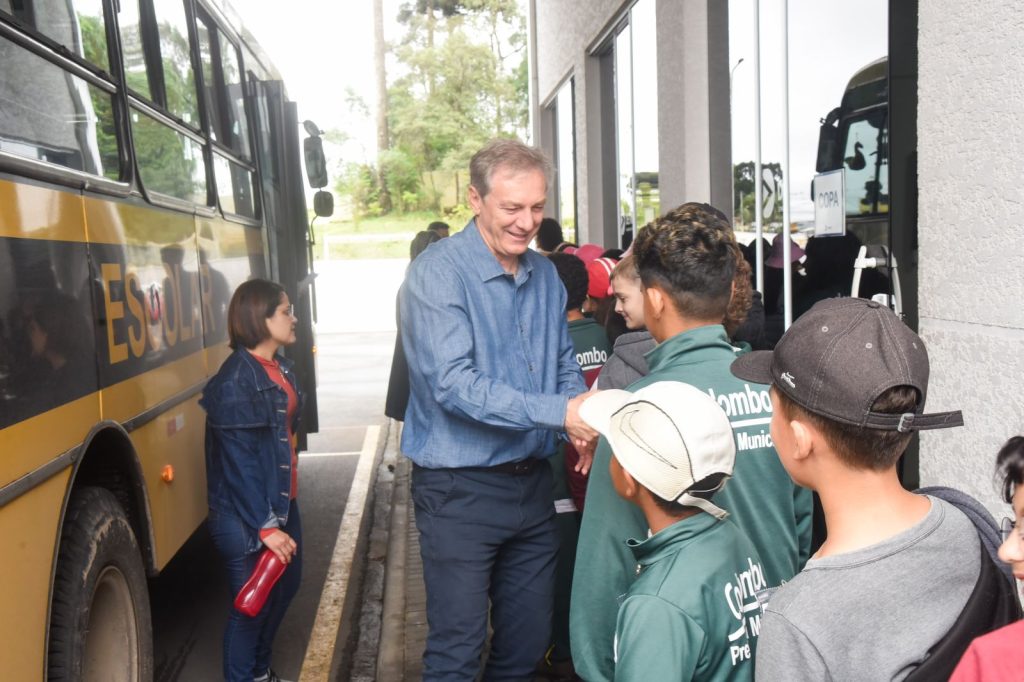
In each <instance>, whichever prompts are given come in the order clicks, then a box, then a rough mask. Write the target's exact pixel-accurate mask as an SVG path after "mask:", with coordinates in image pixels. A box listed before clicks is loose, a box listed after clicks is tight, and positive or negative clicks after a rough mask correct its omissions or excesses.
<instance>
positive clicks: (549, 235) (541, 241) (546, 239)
mask: <svg viewBox="0 0 1024 682" xmlns="http://www.w3.org/2000/svg"><path fill="white" fill-rule="evenodd" d="M563 241H565V237H564V236H563V234H562V226H561V225H559V224H558V221H557V220H555V219H554V218H544V219H543V220H541V221H540V228H539V229H538V230H537V248H539V249H540V250H541V251H547V252H548V253H550V252H552V251H554V250H555V249H556V248H558V245H559V244H561V243H562V242H563Z"/></svg>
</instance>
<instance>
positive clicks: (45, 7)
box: [0, 0, 110, 72]
mask: <svg viewBox="0 0 1024 682" xmlns="http://www.w3.org/2000/svg"><path fill="white" fill-rule="evenodd" d="M0 12H5V13H6V14H9V15H11V16H12V17H14V19H15V20H17V21H18V22H19V23H21V24H24V25H25V26H28V27H30V28H32V29H35V30H36V31H38V32H39V33H42V34H43V35H45V36H46V37H47V38H50V39H52V40H54V41H56V42H58V43H60V44H61V45H63V46H64V47H65V48H67V50H68V52H70V53H71V54H74V55H77V56H79V57H82V58H83V59H86V60H87V61H90V62H92V63H93V64H95V65H96V66H98V67H100V68H101V69H103V70H104V71H107V72H109V71H110V61H109V57H108V54H107V34H106V29H105V26H106V24H105V22H104V21H103V5H102V2H101V0H74V1H73V2H37V1H34V0H20V1H18V0H14V1H13V2H12V1H11V0H0Z"/></svg>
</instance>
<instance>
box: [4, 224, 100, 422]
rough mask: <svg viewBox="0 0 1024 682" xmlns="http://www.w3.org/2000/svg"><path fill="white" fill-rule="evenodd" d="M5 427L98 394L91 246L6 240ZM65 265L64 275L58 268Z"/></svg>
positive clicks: (62, 269) (62, 268) (62, 267)
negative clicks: (89, 271) (89, 274)
mask: <svg viewBox="0 0 1024 682" xmlns="http://www.w3.org/2000/svg"><path fill="white" fill-rule="evenodd" d="M0 263H2V264H3V266H4V267H2V268H0V428H3V427H6V426H8V425H10V424H12V423H14V422H17V421H20V420H22V419H26V418H28V417H31V416H34V415H36V414H40V413H42V412H45V411H47V410H50V409H52V408H54V407H57V406H59V405H62V404H64V403H66V402H69V401H71V400H74V399H76V398H79V397H81V396H83V395H87V394H89V393H91V392H93V391H95V390H96V387H97V381H96V360H95V345H94V336H93V333H92V327H93V325H92V320H91V306H90V298H89V290H88V286H89V279H88V277H87V276H83V277H80V278H72V279H78V281H75V282H70V281H67V280H68V278H67V277H58V274H65V275H66V274H67V273H68V272H78V273H85V272H87V269H86V265H85V263H86V251H85V246H84V245H83V244H71V243H63V242H49V241H41V240H31V239H0ZM58 266H59V267H60V270H61V273H58V272H57V271H56V270H57V268H58Z"/></svg>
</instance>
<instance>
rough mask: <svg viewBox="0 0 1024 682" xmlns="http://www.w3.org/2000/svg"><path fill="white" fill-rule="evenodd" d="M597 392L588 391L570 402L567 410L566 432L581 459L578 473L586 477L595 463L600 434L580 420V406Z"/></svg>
mask: <svg viewBox="0 0 1024 682" xmlns="http://www.w3.org/2000/svg"><path fill="white" fill-rule="evenodd" d="M595 393H597V391H587V392H586V393H581V394H579V395H578V396H576V397H575V398H572V399H570V400H569V404H568V405H567V406H566V408H565V432H566V433H567V434H568V435H569V440H570V441H571V442H572V445H573V447H574V448H576V452H578V453H579V455H580V459H579V461H578V462H576V467H575V468H576V471H578V472H579V473H581V474H583V475H584V476H586V475H587V473H589V472H590V465H591V463H592V462H593V461H594V449H595V448H596V447H597V437H598V435H599V434H598V433H597V431H595V430H594V429H592V428H591V427H590V426H589V425H588V424H587V423H586V422H584V421H583V420H582V419H580V405H582V404H583V401H584V400H586V399H587V398H589V397H590V396H592V395H594V394H595Z"/></svg>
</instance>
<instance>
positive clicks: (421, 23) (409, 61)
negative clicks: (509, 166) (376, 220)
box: [380, 0, 527, 210]
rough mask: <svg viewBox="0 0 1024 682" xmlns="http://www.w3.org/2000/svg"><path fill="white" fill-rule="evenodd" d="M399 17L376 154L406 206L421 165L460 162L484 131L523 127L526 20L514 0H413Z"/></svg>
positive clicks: (416, 188)
mask: <svg viewBox="0 0 1024 682" xmlns="http://www.w3.org/2000/svg"><path fill="white" fill-rule="evenodd" d="M399 20H400V21H401V22H402V24H403V26H404V27H405V36H404V37H403V39H402V41H401V42H400V44H398V45H397V46H395V48H394V50H393V52H394V55H395V57H396V58H397V60H398V66H399V68H397V69H394V70H393V72H396V73H399V74H400V75H399V76H398V77H397V78H395V79H394V80H393V82H392V83H391V85H390V87H389V88H388V109H389V116H388V129H389V135H390V151H389V153H387V154H385V155H382V157H381V160H380V162H381V165H382V170H383V175H384V177H385V179H386V181H387V183H388V187H389V189H390V190H391V191H392V192H393V193H394V196H395V198H396V199H397V201H396V203H397V204H398V206H396V208H398V209H399V210H411V209H413V208H416V207H415V206H413V205H412V204H413V203H414V201H413V200H414V199H416V197H417V196H418V195H419V198H420V202H421V203H422V199H423V197H422V196H421V195H422V193H421V192H420V177H421V176H422V173H424V172H426V171H432V170H454V169H462V168H465V167H466V166H467V165H468V163H469V158H470V157H471V156H472V154H473V152H475V151H476V150H477V149H479V148H480V147H481V146H482V145H483V143H484V142H486V141H487V140H488V139H490V138H492V137H496V136H509V137H513V136H520V137H521V136H522V135H523V133H524V132H525V129H526V121H527V91H526V83H527V76H526V50H525V46H526V30H525V29H526V26H525V19H524V17H523V16H522V14H521V13H520V12H519V7H518V5H517V3H516V2H515V0H417V1H416V2H411V3H407V4H405V5H403V6H402V9H401V12H400V14H399ZM392 183H396V184H392ZM427 199H433V197H428V198H427Z"/></svg>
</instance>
